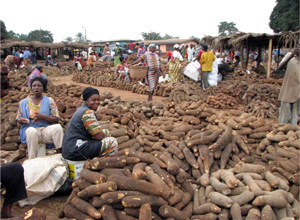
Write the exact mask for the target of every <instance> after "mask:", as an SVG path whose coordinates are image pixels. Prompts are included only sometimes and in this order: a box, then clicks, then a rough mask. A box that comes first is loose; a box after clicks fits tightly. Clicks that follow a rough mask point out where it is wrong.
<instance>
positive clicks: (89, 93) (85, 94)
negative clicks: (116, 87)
mask: <svg viewBox="0 0 300 220" xmlns="http://www.w3.org/2000/svg"><path fill="white" fill-rule="evenodd" d="M94 94H97V95H100V93H99V91H98V90H97V89H94V88H93V87H87V88H85V89H84V90H83V92H82V97H83V100H84V101H86V100H88V99H89V98H90V97H91V96H92V95H94Z"/></svg>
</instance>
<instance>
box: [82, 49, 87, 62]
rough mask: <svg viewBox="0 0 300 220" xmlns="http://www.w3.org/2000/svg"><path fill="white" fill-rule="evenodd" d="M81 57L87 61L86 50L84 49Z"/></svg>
mask: <svg viewBox="0 0 300 220" xmlns="http://www.w3.org/2000/svg"><path fill="white" fill-rule="evenodd" d="M81 55H82V57H83V61H87V59H88V53H87V52H86V49H83V51H82V52H81Z"/></svg>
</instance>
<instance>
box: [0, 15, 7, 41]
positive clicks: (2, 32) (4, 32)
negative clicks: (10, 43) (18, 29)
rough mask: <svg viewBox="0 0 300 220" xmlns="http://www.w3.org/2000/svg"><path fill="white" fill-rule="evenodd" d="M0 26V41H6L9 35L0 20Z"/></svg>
mask: <svg viewBox="0 0 300 220" xmlns="http://www.w3.org/2000/svg"><path fill="white" fill-rule="evenodd" d="M0 25H1V40H3V39H8V38H9V35H8V33H7V30H6V26H5V23H4V22H3V21H2V20H0Z"/></svg>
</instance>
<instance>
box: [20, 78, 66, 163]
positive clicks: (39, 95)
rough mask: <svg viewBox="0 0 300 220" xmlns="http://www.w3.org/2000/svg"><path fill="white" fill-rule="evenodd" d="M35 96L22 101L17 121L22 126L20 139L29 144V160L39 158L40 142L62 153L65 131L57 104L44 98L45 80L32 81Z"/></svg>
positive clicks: (36, 79)
mask: <svg viewBox="0 0 300 220" xmlns="http://www.w3.org/2000/svg"><path fill="white" fill-rule="evenodd" d="M30 87H31V91H32V93H33V95H29V96H28V97H27V98H25V99H23V100H21V101H20V105H19V110H18V113H17V120H18V122H19V123H20V124H21V128H20V138H21V142H22V143H27V148H28V158H29V159H32V158H35V157H36V156H37V153H38V150H39V142H43V143H46V144H54V145H55V148H56V151H57V152H60V151H61V145H62V140H63V129H62V127H61V125H60V124H58V122H59V114H58V109H57V106H56V103H55V102H54V100H53V99H52V98H50V97H47V96H43V91H44V90H46V84H45V81H44V79H43V78H41V77H35V78H33V79H32V80H31V84H30Z"/></svg>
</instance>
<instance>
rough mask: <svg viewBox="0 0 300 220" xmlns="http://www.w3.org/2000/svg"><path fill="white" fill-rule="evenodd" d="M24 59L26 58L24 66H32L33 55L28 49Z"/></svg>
mask: <svg viewBox="0 0 300 220" xmlns="http://www.w3.org/2000/svg"><path fill="white" fill-rule="evenodd" d="M23 58H24V65H25V67H27V66H28V65H29V64H31V60H30V58H31V53H30V51H29V48H28V47H26V48H25V51H24V54H23Z"/></svg>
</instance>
